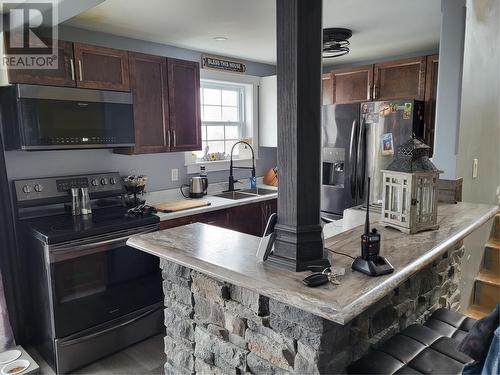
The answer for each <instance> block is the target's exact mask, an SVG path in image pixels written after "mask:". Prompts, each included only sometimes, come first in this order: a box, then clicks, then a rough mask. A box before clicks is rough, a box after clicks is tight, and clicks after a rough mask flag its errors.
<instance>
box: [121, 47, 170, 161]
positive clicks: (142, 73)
mask: <svg viewBox="0 0 500 375" xmlns="http://www.w3.org/2000/svg"><path fill="white" fill-rule="evenodd" d="M129 65H130V89H131V91H132V96H133V100H134V128H135V147H134V148H132V149H131V150H129V151H130V152H129V153H135V154H146V153H155V152H167V151H168V142H169V136H168V134H167V129H168V100H167V59H166V58H164V57H160V56H152V55H144V54H140V53H130V54H129ZM117 152H120V153H121V152H122V151H121V150H120V149H117Z"/></svg>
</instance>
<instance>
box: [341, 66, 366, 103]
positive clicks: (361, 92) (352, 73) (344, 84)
mask: <svg viewBox="0 0 500 375" xmlns="http://www.w3.org/2000/svg"><path fill="white" fill-rule="evenodd" d="M331 74H332V92H333V103H336V104H341V103H358V102H365V101H368V100H371V91H372V87H373V65H367V66H359V67H355V68H347V69H337V70H333V71H332V72H331Z"/></svg>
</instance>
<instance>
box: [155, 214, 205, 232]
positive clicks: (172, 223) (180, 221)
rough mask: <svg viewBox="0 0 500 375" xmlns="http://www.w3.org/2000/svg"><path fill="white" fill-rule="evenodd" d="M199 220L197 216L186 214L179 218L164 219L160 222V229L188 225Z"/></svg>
mask: <svg viewBox="0 0 500 375" xmlns="http://www.w3.org/2000/svg"><path fill="white" fill-rule="evenodd" d="M196 222H197V215H196V216H184V217H179V218H177V219H171V220H164V221H161V222H160V230H164V229H170V228H175V227H180V226H183V225H188V224H192V223H196Z"/></svg>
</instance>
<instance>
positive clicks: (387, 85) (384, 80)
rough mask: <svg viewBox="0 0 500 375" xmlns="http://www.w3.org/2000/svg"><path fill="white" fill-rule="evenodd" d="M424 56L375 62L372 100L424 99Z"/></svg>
mask: <svg viewBox="0 0 500 375" xmlns="http://www.w3.org/2000/svg"><path fill="white" fill-rule="evenodd" d="M425 70H426V59H425V56H422V57H415V58H410V59H404V60H396V61H388V62H384V63H379V64H375V68H374V82H375V83H374V87H373V100H387V99H417V100H424V91H425Z"/></svg>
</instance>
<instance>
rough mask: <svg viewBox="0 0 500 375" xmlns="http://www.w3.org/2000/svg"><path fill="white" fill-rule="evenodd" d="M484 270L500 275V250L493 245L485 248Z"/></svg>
mask: <svg viewBox="0 0 500 375" xmlns="http://www.w3.org/2000/svg"><path fill="white" fill-rule="evenodd" d="M482 271H486V272H488V273H492V274H495V275H499V276H500V250H498V249H495V248H491V247H486V248H485V249H484V256H483V269H482Z"/></svg>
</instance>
